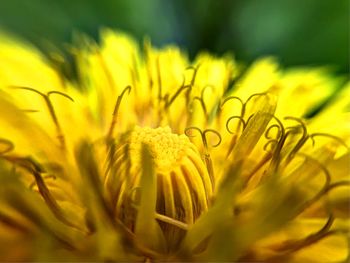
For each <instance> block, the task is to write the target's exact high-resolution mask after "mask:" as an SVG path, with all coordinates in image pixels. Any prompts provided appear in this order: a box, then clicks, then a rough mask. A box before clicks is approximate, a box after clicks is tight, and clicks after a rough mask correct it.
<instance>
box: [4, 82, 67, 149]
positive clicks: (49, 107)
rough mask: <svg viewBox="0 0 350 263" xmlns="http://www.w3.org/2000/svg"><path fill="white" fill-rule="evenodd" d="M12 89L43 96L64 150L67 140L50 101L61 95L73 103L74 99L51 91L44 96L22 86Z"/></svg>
mask: <svg viewBox="0 0 350 263" xmlns="http://www.w3.org/2000/svg"><path fill="white" fill-rule="evenodd" d="M10 88H13V89H22V90H28V91H31V92H34V93H36V94H39V95H40V96H42V97H43V98H44V100H45V103H46V106H47V108H48V110H49V113H50V116H51V118H52V120H53V122H54V124H55V126H56V129H57V134H58V135H57V137H58V139H59V141H60V143H61V146H62V148H63V149H64V148H65V140H64V136H63V133H62V129H61V126H60V123H59V121H58V118H57V115H56V112H55V109H54V107H53V104H52V102H51V100H50V95H52V94H58V95H61V96H63V97H65V98H67V99H69V100H71V101H72V102H74V100H73V99H72V97H70V96H69V95H67V94H65V93H63V92H60V91H49V92H47V94H44V93H42V92H40V91H38V90H36V89H33V88H30V87H22V86H10Z"/></svg>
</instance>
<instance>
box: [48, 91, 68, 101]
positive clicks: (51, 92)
mask: <svg viewBox="0 0 350 263" xmlns="http://www.w3.org/2000/svg"><path fill="white" fill-rule="evenodd" d="M52 94H57V95H61V96H63V97H65V98H67V99H69V100H70V101H72V102H74V99H73V98H72V97H71V96H69V95H67V94H65V93H63V92H60V91H55V90H52V91H49V92H48V93H47V96H48V97H50V95H52Z"/></svg>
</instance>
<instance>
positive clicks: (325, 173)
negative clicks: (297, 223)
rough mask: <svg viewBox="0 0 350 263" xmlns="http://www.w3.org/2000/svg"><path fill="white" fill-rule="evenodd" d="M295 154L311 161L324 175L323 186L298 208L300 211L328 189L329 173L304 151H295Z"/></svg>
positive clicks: (329, 183) (329, 182)
mask: <svg viewBox="0 0 350 263" xmlns="http://www.w3.org/2000/svg"><path fill="white" fill-rule="evenodd" d="M297 156H301V157H304V158H305V160H306V161H311V162H313V163H314V164H316V165H317V166H318V168H320V170H321V171H322V172H323V174H324V176H325V183H324V186H323V187H322V188H321V190H320V191H319V192H318V193H316V194H315V195H314V197H312V198H311V199H310V200H308V201H307V202H306V203H305V204H304V205H302V207H301V209H300V213H301V212H303V211H304V210H305V209H306V208H308V207H309V206H310V205H312V204H314V203H315V202H316V201H318V200H319V199H320V198H321V197H322V196H324V195H325V194H326V193H327V192H328V191H329V187H330V185H331V174H330V172H329V171H328V169H327V168H326V167H325V166H324V165H323V164H322V163H320V162H319V161H318V160H316V159H314V158H312V157H311V156H309V155H307V154H304V153H297Z"/></svg>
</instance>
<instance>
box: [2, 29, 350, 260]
mask: <svg viewBox="0 0 350 263" xmlns="http://www.w3.org/2000/svg"><path fill="white" fill-rule="evenodd" d="M78 41H79V43H78V45H76V46H73V47H71V48H70V51H71V52H72V55H73V57H74V65H75V66H76V68H75V72H76V73H77V76H76V78H75V79H74V78H71V79H67V78H66V77H65V75H64V74H63V73H62V70H61V69H62V67H68V66H69V65H70V64H69V63H68V62H66V61H65V60H64V59H63V57H62V56H61V55H60V54H58V53H54V54H50V56H51V60H48V59H47V58H45V57H44V56H43V55H42V54H40V52H38V51H37V50H35V48H33V47H31V46H30V45H27V44H21V42H20V41H18V40H16V39H14V38H11V37H8V36H2V37H1V41H0V92H1V96H0V183H1V187H0V204H1V205H0V260H1V261H8V260H16V261H52V260H53V261H59V260H68V261H71V260H77V261H90V262H91V261H106V260H108V261H140V262H144V261H148V262H149V261H226V262H227V261H230V262H254V261H257V262H341V261H344V262H346V261H347V260H349V244H350V241H349V203H350V202H349V200H350V194H349V185H350V180H349V177H348V176H349V170H350V167H349V164H348V161H349V148H348V146H347V145H348V144H349V142H350V121H349V101H350V100H349V98H350V96H349V95H350V85H349V84H347V85H346V86H345V87H344V88H343V89H342V90H341V91H340V92H339V93H338V95H332V94H335V91H336V89H337V88H338V87H339V86H340V85H342V84H343V81H342V80H341V79H335V78H332V77H330V76H329V74H328V73H327V70H326V69H323V68H317V69H309V68H304V69H295V70H282V69H280V68H279V66H278V64H277V62H276V61H275V60H274V59H272V58H265V59H260V60H258V61H257V62H255V63H254V64H253V65H251V66H250V68H248V69H246V70H245V69H244V68H243V66H242V65H239V64H237V62H236V61H235V60H234V59H233V57H232V56H225V57H223V58H217V57H214V56H212V55H210V54H207V53H203V54H200V55H199V56H198V57H197V58H196V59H195V60H194V61H189V60H188V58H187V56H186V55H185V54H184V53H182V52H181V51H180V50H179V49H178V48H177V47H176V46H171V47H166V48H164V49H160V50H158V49H155V48H153V47H152V46H151V44H150V42H149V41H148V40H146V41H145V42H144V45H143V48H141V50H140V49H139V47H138V45H137V44H136V43H135V42H134V41H133V40H132V39H130V38H129V37H127V36H125V35H123V34H121V33H115V32H112V31H109V30H104V31H102V35H101V44H100V45H97V44H95V43H93V42H92V41H91V40H89V39H87V38H84V37H80V38H78ZM330 96H333V97H332V99H331V100H327V99H328V98H329V97H330Z"/></svg>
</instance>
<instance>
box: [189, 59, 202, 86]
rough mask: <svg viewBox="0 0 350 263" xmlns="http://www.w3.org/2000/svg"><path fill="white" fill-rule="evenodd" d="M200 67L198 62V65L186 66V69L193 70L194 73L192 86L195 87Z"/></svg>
mask: <svg viewBox="0 0 350 263" xmlns="http://www.w3.org/2000/svg"><path fill="white" fill-rule="evenodd" d="M199 67H200V64H198V65H197V66H196V67H195V66H189V67H187V68H186V70H193V75H192V79H191V82H190V86H191V87H193V85H194V82H195V80H196V76H197V73H198V69H199Z"/></svg>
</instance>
